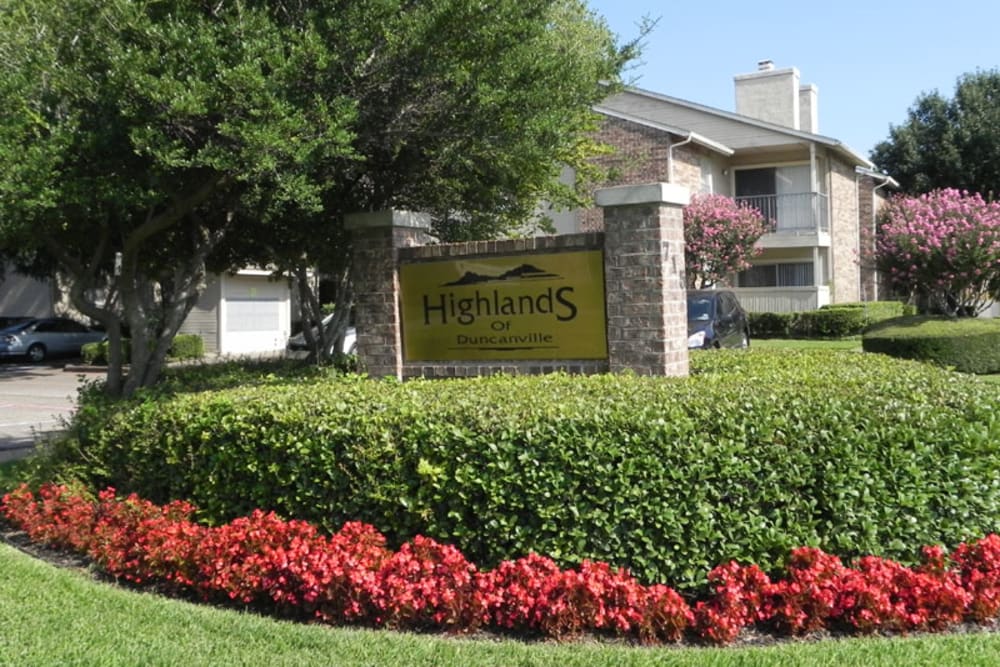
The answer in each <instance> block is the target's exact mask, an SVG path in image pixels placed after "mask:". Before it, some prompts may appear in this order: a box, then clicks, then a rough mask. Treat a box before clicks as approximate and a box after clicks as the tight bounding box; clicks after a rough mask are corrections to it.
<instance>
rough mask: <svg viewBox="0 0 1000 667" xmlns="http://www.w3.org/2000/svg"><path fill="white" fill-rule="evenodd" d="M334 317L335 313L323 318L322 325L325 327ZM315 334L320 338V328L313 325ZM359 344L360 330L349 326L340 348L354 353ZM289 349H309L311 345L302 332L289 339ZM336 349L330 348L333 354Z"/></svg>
mask: <svg viewBox="0 0 1000 667" xmlns="http://www.w3.org/2000/svg"><path fill="white" fill-rule="evenodd" d="M332 319H333V315H332V314H330V315H327V316H326V317H324V318H323V322H322V324H321V325H320V326H323V327H325V326H326V325H328V324H329V323H330V320H332ZM313 336H315V337H317V338H319V329H317V328H316V327H313ZM357 345H358V332H357V330H356V329H355V328H354V327H347V331H346V332H345V333H344V344H343V345H342V346H341V348H340V352H341V354H354V353H355V352H356V351H357ZM287 347H288V349H289V350H291V351H293V352H301V351H308V350H309V345H308V344H307V343H306V337H305V336H303V335H302V334H295V335H294V336H292V337H291V338H289V339H288V345H287ZM334 352H335V350H330V354H331V355H332V354H333V353H334Z"/></svg>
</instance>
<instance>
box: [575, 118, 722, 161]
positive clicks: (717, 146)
mask: <svg viewBox="0 0 1000 667" xmlns="http://www.w3.org/2000/svg"><path fill="white" fill-rule="evenodd" d="M592 109H593V110H594V111H596V112H597V113H599V114H601V115H604V116H610V117H612V118H617V119H619V120H624V121H626V122H629V123H635V124H636V125H642V126H643V127H648V128H650V129H653V130H659V131H660V132H668V133H670V134H675V135H677V136H679V137H688V136H690V137H691V141H692V142H693V143H696V144H698V145H699V146H703V147H705V148H708V149H709V150H713V151H715V152H716V153H721V154H722V155H725V156H726V157H729V156H730V155H732V154H733V153H735V152H736V151H735V150H733V149H732V148H730V147H729V146H726V145H725V144H721V143H719V142H718V141H715V140H713V139H709V138H708V137H706V136H704V135H701V134H698V133H697V132H691V131H690V130H682V129H681V128H679V127H672V126H670V125H664V124H663V123H657V122H656V121H652V120H647V119H645V118H640V117H639V116H633V115H632V114H627V113H623V112H621V111H614V110H612V109H609V108H607V107H602V106H600V105H598V106H595V107H592Z"/></svg>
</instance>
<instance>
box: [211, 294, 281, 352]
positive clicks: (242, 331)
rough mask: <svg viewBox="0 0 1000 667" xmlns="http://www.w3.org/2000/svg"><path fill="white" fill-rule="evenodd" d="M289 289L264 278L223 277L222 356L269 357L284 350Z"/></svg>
mask: <svg viewBox="0 0 1000 667" xmlns="http://www.w3.org/2000/svg"><path fill="white" fill-rule="evenodd" d="M290 307H291V303H290V294H289V289H288V286H287V285H285V284H283V283H275V282H270V281H268V280H267V278H266V277H265V276H239V275H238V276H225V277H224V280H223V305H222V317H221V319H222V324H223V326H222V336H221V338H222V340H221V342H220V351H221V352H222V353H223V354H269V353H273V352H280V351H281V350H284V349H285V344H286V343H287V341H288V334H289V328H290V320H291V313H290Z"/></svg>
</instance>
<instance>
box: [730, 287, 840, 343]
mask: <svg viewBox="0 0 1000 667" xmlns="http://www.w3.org/2000/svg"><path fill="white" fill-rule="evenodd" d="M732 289H733V292H735V293H736V298H738V299H739V300H740V304H741V305H742V306H743V309H744V310H746V311H748V312H751V313H794V312H798V311H803V310H816V309H817V308H819V307H820V306H825V305H827V304H828V303H830V288H829V287H827V286H826V285H816V286H812V287H734V288H732ZM752 333H753V332H751V334H752Z"/></svg>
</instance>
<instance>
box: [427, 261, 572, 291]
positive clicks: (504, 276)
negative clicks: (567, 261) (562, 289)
mask: <svg viewBox="0 0 1000 667" xmlns="http://www.w3.org/2000/svg"><path fill="white" fill-rule="evenodd" d="M559 277H560V276H559V275H558V274H555V273H549V272H548V271H544V270H542V269H539V268H538V267H536V266H532V265H531V264H522V265H521V266H519V267H517V268H514V269H511V270H509V271H504V272H503V273H501V274H500V275H498V276H490V275H483V274H481V273H475V272H473V271H466V272H465V275H463V276H462V277H461V278H459V279H458V280H455V281H453V282H450V283H445V284H444V285H443V287H453V286H456V285H478V284H481V283H495V282H502V281H505V280H538V279H540V278H559Z"/></svg>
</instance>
